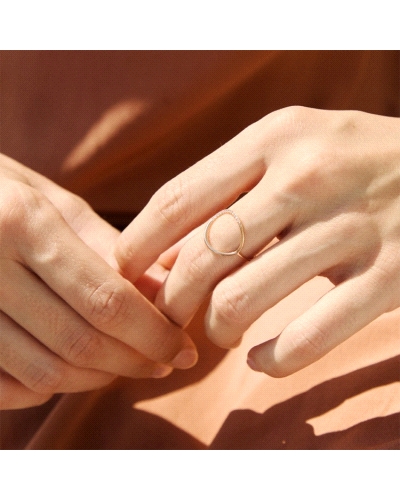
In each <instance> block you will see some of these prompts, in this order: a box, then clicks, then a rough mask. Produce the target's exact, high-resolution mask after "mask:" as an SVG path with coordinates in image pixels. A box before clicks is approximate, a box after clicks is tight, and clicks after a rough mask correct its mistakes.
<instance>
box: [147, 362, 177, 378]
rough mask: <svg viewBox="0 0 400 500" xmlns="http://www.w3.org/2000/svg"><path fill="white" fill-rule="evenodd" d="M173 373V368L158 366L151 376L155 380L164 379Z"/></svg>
mask: <svg viewBox="0 0 400 500" xmlns="http://www.w3.org/2000/svg"><path fill="white" fill-rule="evenodd" d="M172 371H173V368H172V366H168V365H157V366H156V367H155V368H154V371H153V373H152V374H151V376H152V377H153V378H163V377H166V376H167V375H169V374H170V373H171V372H172Z"/></svg>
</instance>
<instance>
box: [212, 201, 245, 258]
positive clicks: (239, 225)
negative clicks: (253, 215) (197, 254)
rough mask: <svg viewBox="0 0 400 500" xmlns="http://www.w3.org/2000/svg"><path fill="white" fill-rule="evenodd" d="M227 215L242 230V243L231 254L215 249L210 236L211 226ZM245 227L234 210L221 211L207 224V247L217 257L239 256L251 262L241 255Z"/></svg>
mask: <svg viewBox="0 0 400 500" xmlns="http://www.w3.org/2000/svg"><path fill="white" fill-rule="evenodd" d="M225 214H228V215H231V216H232V217H233V218H234V219H235V221H236V223H237V225H238V227H239V230H240V242H239V246H238V247H237V249H236V250H233V251H231V252H221V251H220V250H217V249H216V248H214V247H213V246H212V244H211V242H210V239H209V234H210V229H211V226H212V225H213V224H214V222H215V221H216V220H217V219H219V217H221V216H222V215H225ZM244 236H245V234H244V226H243V223H242V221H241V220H240V218H239V216H238V215H236V214H235V212H234V211H233V210H230V209H229V208H226V209H225V210H221V211H220V212H218V213H217V214H215V215H214V216H213V217H212V218H211V219H210V220H209V221H208V222H207V225H206V227H205V230H204V243H205V244H206V245H207V247H208V248H209V249H210V250H211V251H212V252H213V253H215V254H216V255H225V256H231V255H238V256H239V257H241V258H242V259H244V260H247V261H249V260H251V259H248V258H247V257H245V256H244V255H242V254H241V253H240V251H241V250H242V248H243V245H244Z"/></svg>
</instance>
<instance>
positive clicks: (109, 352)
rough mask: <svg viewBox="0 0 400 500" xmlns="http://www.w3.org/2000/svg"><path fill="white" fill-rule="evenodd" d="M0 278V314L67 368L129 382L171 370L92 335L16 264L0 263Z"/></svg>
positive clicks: (92, 330) (90, 328)
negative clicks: (120, 377)
mask: <svg viewBox="0 0 400 500" xmlns="http://www.w3.org/2000/svg"><path fill="white" fill-rule="evenodd" d="M0 275H1V276H2V279H3V281H4V283H8V287H7V288H4V289H3V290H2V291H0V304H1V308H2V310H3V311H4V312H5V313H6V314H7V315H8V316H9V317H10V318H13V319H14V321H15V322H17V323H18V324H19V325H20V326H21V327H22V328H24V329H25V330H26V331H27V332H30V333H31V334H32V335H33V336H34V337H35V338H36V339H38V340H39V341H40V342H41V343H42V344H44V345H45V346H47V347H48V348H49V349H50V350H51V351H52V352H53V353H56V354H58V355H59V356H60V357H61V358H62V359H64V360H65V361H66V362H67V363H69V364H71V365H73V366H77V367H82V368H92V369H97V370H100V371H104V372H108V373H112V374H115V375H123V376H126V377H132V378H142V377H152V376H153V375H154V376H156V377H159V376H161V374H162V373H164V374H165V375H167V374H169V373H170V372H171V371H172V368H170V367H169V366H165V365H162V364H157V363H154V362H153V361H149V360H148V359H147V358H145V357H144V356H143V355H142V354H140V353H138V352H137V351H135V350H134V349H132V348H131V347H128V346H127V345H125V344H123V343H122V342H120V341H119V340H117V339H115V338H113V337H110V336H108V335H105V334H104V333H102V332H100V331H98V330H96V329H95V328H94V327H93V326H91V325H90V324H89V323H87V321H85V320H84V319H83V318H82V317H81V316H80V315H79V314H77V313H76V312H75V311H74V310H73V309H71V307H70V306H68V304H66V303H65V302H64V301H63V300H62V299H60V297H58V296H57V295H56V294H55V293H54V292H53V291H52V290H51V289H49V288H48V287H47V285H45V284H44V283H43V282H42V281H41V280H40V279H39V278H38V277H37V276H35V275H34V274H33V273H32V272H30V271H29V270H27V269H26V268H24V267H23V266H22V265H21V264H19V263H17V262H12V261H9V260H5V259H1V260H0ZM21 304H23V305H24V307H23V308H21Z"/></svg>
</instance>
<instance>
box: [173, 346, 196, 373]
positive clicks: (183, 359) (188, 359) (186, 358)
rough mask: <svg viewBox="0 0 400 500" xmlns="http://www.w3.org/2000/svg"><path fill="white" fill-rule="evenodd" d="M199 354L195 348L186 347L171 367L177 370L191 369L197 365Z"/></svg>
mask: <svg viewBox="0 0 400 500" xmlns="http://www.w3.org/2000/svg"><path fill="white" fill-rule="evenodd" d="M198 357H199V356H198V354H197V351H196V349H195V348H193V347H185V348H184V349H183V350H182V351H181V352H180V353H178V354H177V355H176V356H175V358H174V359H173V360H172V361H171V365H172V366H173V367H175V368H181V369H186V368H191V367H192V366H194V365H195V364H196V363H197V360H198Z"/></svg>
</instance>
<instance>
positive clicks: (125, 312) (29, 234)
mask: <svg viewBox="0 0 400 500" xmlns="http://www.w3.org/2000/svg"><path fill="white" fill-rule="evenodd" d="M18 191H23V194H24V195H25V196H24V205H23V204H18V203H16V208H15V209H14V211H13V213H14V215H12V216H11V217H12V218H10V220H9V221H8V222H7V223H8V226H9V227H14V228H15V229H14V230H12V233H11V234H10V237H11V239H12V240H13V242H14V243H13V244H12V245H10V249H9V250H8V251H11V252H15V255H12V256H11V258H12V259H15V260H18V261H20V262H21V263H22V264H24V265H25V266H27V267H28V268H29V269H31V270H32V271H34V273H36V274H37V275H38V276H39V277H40V278H41V279H42V280H43V281H44V282H45V283H46V284H47V285H48V286H49V287H50V288H51V289H52V290H53V291H54V292H56V294H57V295H58V296H59V297H61V298H62V299H63V300H64V301H65V302H66V303H67V304H69V305H70V306H71V307H72V308H73V310H74V311H76V312H77V313H78V314H79V315H80V316H82V317H83V318H84V319H85V320H86V321H87V322H88V323H89V324H91V325H92V326H94V327H95V328H96V329H97V330H99V331H101V332H103V333H105V334H107V335H109V336H111V337H114V338H116V339H118V340H120V341H122V342H123V343H125V344H126V345H128V346H130V347H133V348H134V349H135V350H136V351H138V352H140V353H141V354H142V355H143V356H145V357H146V358H148V359H150V360H152V361H156V362H161V363H171V364H172V365H173V366H175V367H176V368H188V367H189V366H191V365H193V364H194V363H195V362H196V353H195V347H194V345H193V342H192V341H191V340H190V338H189V336H188V335H187V334H186V333H184V332H183V331H182V330H181V329H180V328H178V327H177V326H176V325H174V324H173V323H171V322H170V321H169V320H168V319H167V318H166V317H165V316H163V315H162V314H161V313H160V312H159V311H158V310H157V309H156V308H155V307H154V306H153V304H151V303H150V302H149V301H148V300H147V299H145V297H143V296H142V295H141V294H140V293H139V291H138V290H137V289H136V288H135V287H134V286H133V285H132V284H131V283H130V282H129V281H128V280H126V279H125V278H123V277H122V276H120V275H119V274H118V272H117V271H116V270H114V269H113V268H112V267H110V266H109V265H108V264H107V263H106V262H105V261H104V259H103V258H102V257H100V256H99V255H98V254H97V253H96V252H95V251H94V250H92V249H91V248H89V247H88V246H87V245H86V244H85V243H84V242H83V241H82V240H81V238H79V236H77V235H76V234H75V232H74V231H73V230H72V229H71V228H70V227H69V225H68V224H67V223H66V222H65V220H64V219H63V217H62V216H61V215H60V214H59V212H58V211H57V210H56V209H55V208H54V206H53V205H52V204H51V203H50V202H49V201H48V200H47V199H46V198H44V197H41V196H40V195H39V194H38V193H36V192H35V191H31V188H29V187H23V186H22V187H21V186H19V187H18ZM32 199H36V201H37V203H36V204H35V202H33V201H32ZM27 200H30V201H27ZM27 206H29V209H27ZM18 207H19V208H18ZM25 212H29V217H28V213H25ZM12 219H13V220H14V223H13V220H12ZM44 228H46V232H45V231H44ZM10 231H11V230H10ZM55 326H57V325H55Z"/></svg>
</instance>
